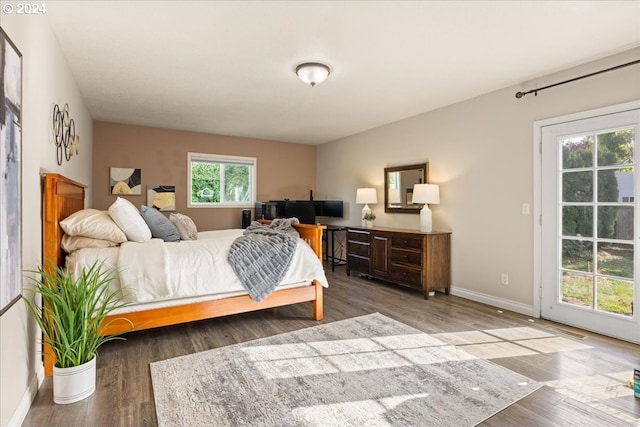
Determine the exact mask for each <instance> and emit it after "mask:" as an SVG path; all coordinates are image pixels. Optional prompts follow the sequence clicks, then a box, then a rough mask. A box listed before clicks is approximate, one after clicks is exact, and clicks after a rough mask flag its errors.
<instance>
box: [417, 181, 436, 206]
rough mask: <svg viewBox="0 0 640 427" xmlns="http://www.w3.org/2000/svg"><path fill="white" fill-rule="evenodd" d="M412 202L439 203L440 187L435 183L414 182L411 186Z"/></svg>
mask: <svg viewBox="0 0 640 427" xmlns="http://www.w3.org/2000/svg"><path fill="white" fill-rule="evenodd" d="M413 203H424V204H438V203H440V187H439V186H438V185H436V184H416V185H414V186H413Z"/></svg>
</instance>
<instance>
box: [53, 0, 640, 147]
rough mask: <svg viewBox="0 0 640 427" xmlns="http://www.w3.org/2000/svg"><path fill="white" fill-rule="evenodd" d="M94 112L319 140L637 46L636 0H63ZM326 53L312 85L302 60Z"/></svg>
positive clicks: (70, 45)
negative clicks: (300, 74) (320, 78)
mask: <svg viewBox="0 0 640 427" xmlns="http://www.w3.org/2000/svg"><path fill="white" fill-rule="evenodd" d="M46 17H47V18H48V19H49V20H50V23H51V26H52V28H53V31H54V33H55V34H56V36H57V37H58V40H59V43H60V46H61V48H62V50H63V53H64V55H65V56H66V58H67V60H68V63H69V66H70V68H71V70H72V72H73V74H74V76H75V79H76V81H77V83H78V86H79V87H80V90H81V92H82V95H83V97H84V99H85V100H86V103H87V106H88V108H89V110H90V112H91V115H92V117H93V118H94V119H95V120H103V121H113V122H119V123H128V124H138V125H146V126H158V127H164V128H172V129H182V130H192V131H199V132H207V133H216V134H225V135H238V136H246V137H253V138H261V139H269V140H277V141H289V142H298V143H305V144H321V143H324V142H327V141H332V140H335V139H338V138H341V137H344V136H348V135H352V134H355V133H358V132H362V131H364V130H367V129H371V128H374V127H378V126H381V125H384V124H386V123H390V122H394V121H397V120H400V119H403V118H406V117H410V116H414V115H416V114H420V113H423V112H426V111H430V110H433V109H436V108H439V107H442V106H445V105H449V104H452V103H455V102H458V101H461V100H464V99H468V98H472V97H475V96H478V95H481V94H484V93H488V92H491V91H494V90H497V89H501V88H504V87H507V86H511V85H514V84H518V83H521V82H523V81H526V80H529V79H533V78H536V77H539V76H543V75H545V74H548V73H550V72H553V71H558V70H562V69H564V68H568V67H570V66H574V65H578V64H581V63H584V62H588V61H591V60H594V59H598V58H601V57H604V56H608V55H610V54H613V53H617V52H620V51H623V50H626V49H629V48H633V47H637V46H640V1H602V2H600V1H589V2H587V1H533V2H524V1H511V2H508V1H469V2H463V1H456V2H454V1H448V2H447V1H408V2H403V1H389V2H386V1H317V2H315V1H252V2H245V1H101V2H96V1H61V2H48V4H47V12H46ZM307 61H320V62H324V63H326V64H328V65H329V66H330V67H331V69H332V72H331V75H330V76H329V78H328V80H327V81H326V82H324V83H322V84H320V85H317V86H316V87H313V88H312V87H311V86H308V85H305V84H304V83H302V82H301V81H300V80H299V79H298V78H297V77H296V75H295V73H294V69H295V67H296V65H298V64H299V63H301V62H307Z"/></svg>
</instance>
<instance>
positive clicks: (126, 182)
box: [109, 168, 142, 196]
mask: <svg viewBox="0 0 640 427" xmlns="http://www.w3.org/2000/svg"><path fill="white" fill-rule="evenodd" d="M109 169H110V171H109V177H110V180H109V181H110V182H109V189H110V190H111V194H113V195H118V196H119V195H125V196H134V195H140V194H142V185H141V184H142V170H141V169H134V168H109Z"/></svg>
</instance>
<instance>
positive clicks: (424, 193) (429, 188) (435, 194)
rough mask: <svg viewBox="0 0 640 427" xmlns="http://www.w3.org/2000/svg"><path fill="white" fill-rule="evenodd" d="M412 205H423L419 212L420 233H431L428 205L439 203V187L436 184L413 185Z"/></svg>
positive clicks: (430, 216)
mask: <svg viewBox="0 0 640 427" xmlns="http://www.w3.org/2000/svg"><path fill="white" fill-rule="evenodd" d="M413 203H424V206H423V207H422V210H421V211H420V231H432V229H433V227H432V221H431V218H432V215H431V209H429V203H431V204H438V203H440V187H438V186H437V185H436V184H415V185H414V186H413Z"/></svg>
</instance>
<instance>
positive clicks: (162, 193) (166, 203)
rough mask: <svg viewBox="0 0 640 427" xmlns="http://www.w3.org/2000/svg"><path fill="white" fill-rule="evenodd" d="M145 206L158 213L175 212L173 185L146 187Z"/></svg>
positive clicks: (174, 190) (174, 187)
mask: <svg viewBox="0 0 640 427" xmlns="http://www.w3.org/2000/svg"><path fill="white" fill-rule="evenodd" d="M147 206H153V207H154V208H156V209H158V210H159V211H175V210H176V186H175V185H147Z"/></svg>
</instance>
